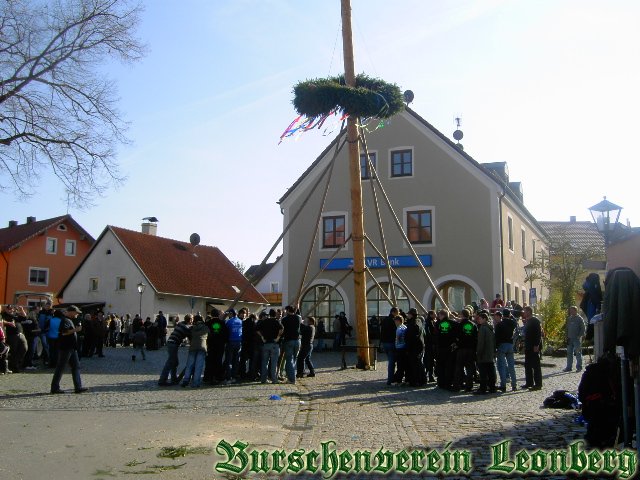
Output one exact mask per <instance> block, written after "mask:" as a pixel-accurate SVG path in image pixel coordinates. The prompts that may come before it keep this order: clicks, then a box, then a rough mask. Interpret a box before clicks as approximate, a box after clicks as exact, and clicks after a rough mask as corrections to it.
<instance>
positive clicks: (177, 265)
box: [107, 226, 268, 304]
mask: <svg viewBox="0 0 640 480" xmlns="http://www.w3.org/2000/svg"><path fill="white" fill-rule="evenodd" d="M107 229H110V230H111V231H112V232H113V233H114V234H115V236H116V237H117V238H118V239H119V240H120V242H121V243H122V245H123V246H124V248H125V249H126V250H127V251H128V252H129V254H130V255H131V257H132V258H133V260H134V261H135V262H136V263H137V264H138V266H139V267H140V269H141V270H142V272H143V273H144V275H145V276H146V277H147V279H148V280H149V282H150V283H151V284H152V286H153V287H154V288H155V290H156V291H157V292H158V293H166V294H174V295H185V296H191V297H205V298H216V299H222V300H234V299H235V298H236V295H237V292H236V291H235V290H234V289H233V286H236V287H237V288H238V289H240V290H242V289H243V288H244V287H245V286H246V285H247V284H249V285H248V287H247V289H246V291H245V292H244V294H243V295H242V298H241V299H240V301H242V302H249V303H261V304H266V303H268V302H267V301H266V299H265V298H264V297H263V296H262V295H260V293H258V291H257V290H256V289H255V288H254V287H253V285H251V284H250V282H249V281H248V280H247V279H246V278H245V277H244V276H243V275H242V274H241V273H240V271H239V270H238V269H237V268H236V267H235V266H234V265H233V263H231V261H230V260H229V259H228V258H227V257H226V256H225V255H224V254H223V253H222V252H221V251H220V249H219V248H217V247H209V246H206V245H198V246H197V247H193V246H192V245H191V244H190V243H186V242H180V241H177V240H171V239H169V238H163V237H157V236H155V235H148V234H145V233H140V232H134V231H132V230H126V229H124V228H119V227H112V226H109V227H107Z"/></svg>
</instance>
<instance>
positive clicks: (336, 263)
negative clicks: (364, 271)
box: [320, 255, 431, 270]
mask: <svg viewBox="0 0 640 480" xmlns="http://www.w3.org/2000/svg"><path fill="white" fill-rule="evenodd" d="M418 258H420V263H422V265H424V266H425V267H430V266H431V255H418ZM328 261H329V259H328V258H321V259H320V268H325V265H327V262H328ZM365 264H366V265H367V267H368V268H386V267H387V264H386V262H385V261H384V258H382V257H367V258H366V259H365ZM389 265H391V266H392V267H393V268H403V267H417V266H418V261H417V260H416V258H415V257H414V256H413V255H400V256H395V257H389ZM350 268H353V258H334V259H333V260H331V263H329V265H327V267H326V268H325V270H349V269H350Z"/></svg>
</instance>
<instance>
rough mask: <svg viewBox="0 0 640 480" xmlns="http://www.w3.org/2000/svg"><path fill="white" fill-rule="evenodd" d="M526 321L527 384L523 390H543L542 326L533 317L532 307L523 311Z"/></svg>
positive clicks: (525, 354) (525, 367)
mask: <svg viewBox="0 0 640 480" xmlns="http://www.w3.org/2000/svg"><path fill="white" fill-rule="evenodd" d="M522 320H523V321H524V374H525V377H524V378H525V384H524V385H523V386H522V388H528V389H531V390H540V389H541V388H542V367H541V365H540V344H541V342H542V325H541V324H540V320H538V319H537V318H536V317H534V316H533V310H532V309H531V307H529V306H526V307H524V309H523V311H522Z"/></svg>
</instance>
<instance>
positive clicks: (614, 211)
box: [589, 197, 622, 254]
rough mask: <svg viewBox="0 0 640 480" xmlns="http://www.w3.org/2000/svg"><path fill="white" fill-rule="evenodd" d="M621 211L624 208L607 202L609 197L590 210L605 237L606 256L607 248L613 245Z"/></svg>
mask: <svg viewBox="0 0 640 480" xmlns="http://www.w3.org/2000/svg"><path fill="white" fill-rule="evenodd" d="M621 211H622V207H620V206H618V205H616V204H615V203H611V202H610V201H609V200H607V197H604V198H603V200H602V201H601V202H600V203H596V204H595V205H594V206H593V207H590V208H589V212H590V213H591V218H593V221H594V222H595V224H596V228H597V229H598V232H600V233H601V234H602V236H603V237H604V248H605V254H606V249H607V247H608V246H609V244H610V243H611V234H612V233H613V232H614V231H615V229H616V226H617V225H618V219H619V218H620V212H621ZM614 217H615V219H614ZM612 220H613V222H612Z"/></svg>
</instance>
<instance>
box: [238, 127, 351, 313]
mask: <svg viewBox="0 0 640 480" xmlns="http://www.w3.org/2000/svg"><path fill="white" fill-rule="evenodd" d="M338 138H339V137H338ZM345 143H346V142H344V141H343V142H342V144H341V145H340V148H339V149H338V151H340V150H342V148H343V147H344V145H345ZM330 166H331V165H329V166H327V168H325V169H324V171H323V172H322V174H321V175H320V178H319V179H318V181H317V182H316V183H315V184H314V185H313V187H312V188H311V191H310V192H309V194H308V195H307V197H306V198H305V199H304V201H303V202H302V204H301V205H300V208H298V211H297V212H296V213H295V214H294V215H293V218H292V219H291V220H289V223H288V224H287V226H286V227H285V228H284V230H283V231H282V233H281V234H280V236H279V237H278V239H277V240H276V242H275V243H274V244H273V247H271V250H269V253H267V255H266V256H265V257H264V259H263V260H262V263H260V266H259V267H258V269H262V268H263V267H264V266H265V265H266V264H267V261H268V260H269V258H271V255H272V254H273V252H274V251H275V249H276V248H277V247H278V245H279V244H280V242H281V241H282V239H283V238H284V236H285V235H286V234H287V232H288V231H289V229H290V228H291V226H292V225H293V222H295V221H296V219H297V218H298V216H299V215H300V214H301V213H302V211H303V210H304V207H306V205H307V203H308V202H309V199H310V198H311V195H313V193H314V192H315V191H316V188H318V185H320V182H321V181H322V179H323V178H324V176H325V175H326V174H327V173H328V172H329V167H330ZM250 285H251V282H250V281H249V280H247V283H245V284H244V286H243V287H242V290H240V291H239V292H238V294H237V295H236V298H234V299H233V303H232V304H231V306H230V307H229V308H234V307H235V306H236V305H237V303H238V301H240V298H242V295H244V293H245V292H246V291H247V289H248V288H249V286H250Z"/></svg>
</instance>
